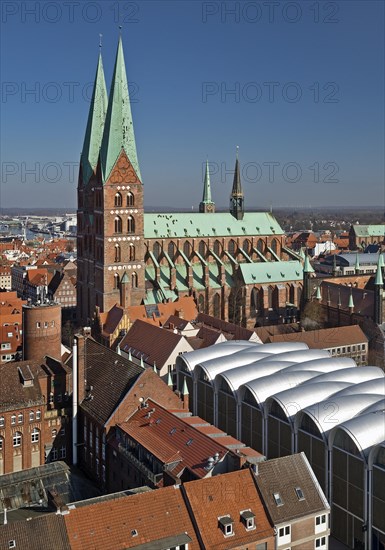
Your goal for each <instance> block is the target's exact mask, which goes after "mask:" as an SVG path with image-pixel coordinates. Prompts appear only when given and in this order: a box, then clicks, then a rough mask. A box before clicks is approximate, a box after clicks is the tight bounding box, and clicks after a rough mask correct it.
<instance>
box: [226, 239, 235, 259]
mask: <svg viewBox="0 0 385 550" xmlns="http://www.w3.org/2000/svg"><path fill="white" fill-rule="evenodd" d="M235 249H236V244H235V241H233V239H231V241H230V242H229V245H228V247H227V250H228V251H229V254H231V256H234V255H235Z"/></svg>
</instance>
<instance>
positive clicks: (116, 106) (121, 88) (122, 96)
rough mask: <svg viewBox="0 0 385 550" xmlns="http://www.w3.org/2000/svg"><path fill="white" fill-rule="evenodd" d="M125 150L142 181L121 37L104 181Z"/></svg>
mask: <svg viewBox="0 0 385 550" xmlns="http://www.w3.org/2000/svg"><path fill="white" fill-rule="evenodd" d="M122 149H123V150H124V151H125V153H126V155H127V157H128V159H129V161H130V162H131V164H132V166H133V168H134V170H135V172H136V175H137V177H138V178H139V179H140V180H141V181H142V177H141V174H140V169H139V163H138V157H137V154H136V144H135V134H134V125H133V122H132V115H131V106H130V96H129V93H128V83H127V75H126V67H125V63H124V54H123V45H122V38H121V37H119V43H118V50H117V53H116V61H115V68H114V74H113V77H112V84H111V90H110V95H109V101H108V109H107V115H106V122H105V126H104V133H103V139H102V146H101V150H100V158H101V163H102V177H103V182H104V183H105V182H106V181H107V180H108V178H109V176H110V174H111V171H112V169H113V167H114V165H115V163H116V161H117V160H118V157H119V155H120V153H121V151H122Z"/></svg>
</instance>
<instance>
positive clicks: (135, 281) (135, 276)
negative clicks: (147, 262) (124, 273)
mask: <svg viewBox="0 0 385 550" xmlns="http://www.w3.org/2000/svg"><path fill="white" fill-rule="evenodd" d="M131 283H132V288H138V274H137V273H133V274H132V275H131Z"/></svg>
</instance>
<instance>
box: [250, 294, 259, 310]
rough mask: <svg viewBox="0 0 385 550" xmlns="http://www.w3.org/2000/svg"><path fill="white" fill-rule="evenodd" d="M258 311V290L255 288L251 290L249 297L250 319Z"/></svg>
mask: <svg viewBox="0 0 385 550" xmlns="http://www.w3.org/2000/svg"><path fill="white" fill-rule="evenodd" d="M257 310H258V290H257V289H256V288H252V289H251V296H250V315H251V317H256V314H257Z"/></svg>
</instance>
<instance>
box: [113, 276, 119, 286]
mask: <svg viewBox="0 0 385 550" xmlns="http://www.w3.org/2000/svg"><path fill="white" fill-rule="evenodd" d="M114 288H115V289H117V288H119V275H118V274H117V273H115V275H114Z"/></svg>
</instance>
